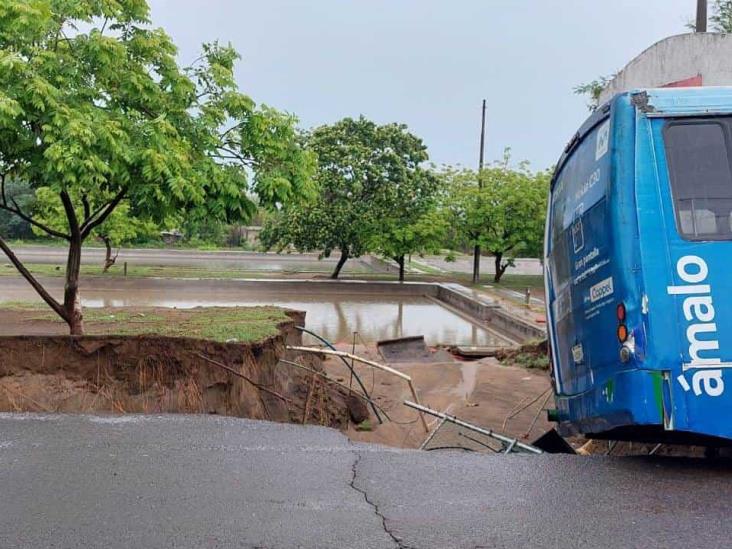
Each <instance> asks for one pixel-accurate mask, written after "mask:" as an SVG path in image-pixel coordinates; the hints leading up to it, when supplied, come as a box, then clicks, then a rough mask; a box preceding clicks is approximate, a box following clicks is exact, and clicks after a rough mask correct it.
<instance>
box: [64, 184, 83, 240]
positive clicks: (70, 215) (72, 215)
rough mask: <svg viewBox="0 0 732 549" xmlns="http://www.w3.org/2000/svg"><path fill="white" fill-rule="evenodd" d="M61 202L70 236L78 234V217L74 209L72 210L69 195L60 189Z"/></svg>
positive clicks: (72, 206)
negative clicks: (67, 221)
mask: <svg viewBox="0 0 732 549" xmlns="http://www.w3.org/2000/svg"><path fill="white" fill-rule="evenodd" d="M61 203H62V204H63V206H64V212H66V218H67V219H68V220H69V229H70V230H71V238H72V239H73V238H74V237H75V236H77V235H79V233H80V230H79V219H78V218H77V217H76V211H75V210H74V204H73V203H72V202H71V197H70V196H69V193H68V192H67V191H61Z"/></svg>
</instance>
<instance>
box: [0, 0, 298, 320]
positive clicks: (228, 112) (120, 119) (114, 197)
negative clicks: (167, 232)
mask: <svg viewBox="0 0 732 549" xmlns="http://www.w3.org/2000/svg"><path fill="white" fill-rule="evenodd" d="M148 15H149V8H148V5H147V2H146V1H145V0H115V1H108V2H99V1H91V0H78V1H73V2H69V1H66V0H5V1H4V2H2V3H1V4H0V210H4V211H6V212H8V213H11V214H13V215H15V216H17V217H18V218H20V219H22V220H24V221H26V222H27V223H29V224H30V225H32V226H33V227H34V229H35V230H37V231H41V232H42V233H45V234H47V235H49V236H52V237H55V238H59V239H63V240H65V241H66V242H68V245H69V253H68V258H67V264H66V272H65V284H64V296H63V300H62V301H60V302H59V301H57V300H56V299H55V298H54V297H53V296H51V295H50V294H49V293H48V291H47V290H46V289H45V288H44V287H43V285H42V284H41V283H40V282H39V281H38V280H37V279H36V278H35V277H33V275H32V274H31V273H30V272H29V271H28V269H27V268H26V267H25V266H24V265H23V263H22V262H21V261H20V260H19V259H18V258H17V256H16V255H15V254H14V253H13V251H12V250H11V248H10V247H9V246H8V244H7V242H6V241H5V240H4V239H3V238H2V236H1V235H0V249H2V250H3V252H4V253H5V254H6V255H7V256H8V258H9V259H10V261H11V262H12V263H13V264H14V265H15V267H16V268H17V269H18V271H19V272H20V273H21V274H22V275H23V276H24V277H25V278H26V279H27V280H28V282H29V283H30V284H31V285H32V286H33V288H34V289H35V290H36V291H37V293H38V294H39V295H40V296H41V297H42V299H43V300H44V301H45V302H46V303H47V304H48V305H49V306H50V307H51V308H52V309H53V310H54V311H55V312H56V313H57V314H58V315H59V316H60V317H61V318H62V319H63V320H65V321H66V322H67V323H68V325H69V329H70V332H71V334H81V333H83V314H82V308H81V300H80V297H79V269H80V259H81V247H82V243H83V242H84V241H85V240H86V239H87V238H89V236H90V235H91V234H92V233H93V232H95V231H97V234H102V233H100V232H99V230H100V228H101V227H102V225H103V224H104V223H105V222H107V220H108V219H109V218H110V216H111V215H112V214H113V213H114V212H115V210H116V209H117V208H119V207H120V205H121V204H122V203H123V202H125V201H126V203H128V204H129V205H130V207H131V208H133V209H134V211H135V215H136V216H138V217H139V218H140V219H146V220H147V219H150V220H153V221H161V220H163V219H165V218H166V217H169V216H172V215H173V214H177V215H180V214H181V212H190V215H198V216H203V215H206V216H210V217H212V218H216V219H222V220H240V219H242V218H246V217H248V216H249V215H251V213H252V212H253V211H254V209H255V206H254V203H253V201H252V199H251V198H250V193H253V194H254V195H256V196H257V197H258V199H259V200H260V201H261V202H262V203H263V204H274V203H280V202H284V201H286V200H288V199H290V198H291V197H293V196H296V195H298V194H301V193H306V192H307V189H308V184H309V183H308V182H309V175H310V171H311V168H312V160H311V157H310V155H309V154H308V153H306V152H304V151H303V150H302V149H301V147H300V145H299V143H298V141H297V139H296V132H295V128H294V124H295V120H294V118H293V117H292V116H290V115H286V114H282V113H279V112H277V111H275V110H273V109H270V108H267V107H259V108H258V107H256V105H255V104H254V102H253V101H252V100H251V99H250V98H249V97H247V96H246V95H244V94H242V93H240V92H239V90H238V89H237V86H236V83H235V81H234V76H233V68H234V63H235V62H236V60H237V58H238V56H237V54H236V52H235V51H234V50H233V49H232V48H231V47H228V46H226V47H225V46H221V45H219V44H218V43H214V44H208V45H204V48H203V53H202V55H201V57H200V58H199V59H197V60H196V61H195V62H194V63H193V64H192V65H191V66H190V67H188V68H185V69H184V68H181V67H179V65H178V63H177V61H176V57H175V56H176V48H175V46H174V45H173V43H172V42H171V40H170V38H169V37H168V36H167V35H166V34H165V32H164V31H162V30H160V29H154V28H151V27H150V25H149V20H148ZM12 180H18V181H25V182H27V184H28V185H29V186H30V188H31V189H33V190H34V191H35V190H36V189H40V188H44V189H48V191H44V192H48V193H53V194H55V195H56V196H57V197H58V201H59V202H60V203H61V206H62V208H63V212H64V216H65V218H66V219H65V223H64V227H63V229H59V228H54V227H52V226H49V225H48V224H46V223H44V222H43V221H41V220H40V219H39V218H38V217H37V216H36V215H35V214H34V213H33V211H31V210H28V209H27V208H25V207H24V206H23V205H22V204H21V203H20V202H18V201H17V200H15V199H14V197H13V196H11V195H10V194H9V193H8V192H7V191H8V188H7V184H8V183H9V182H10V181H12Z"/></svg>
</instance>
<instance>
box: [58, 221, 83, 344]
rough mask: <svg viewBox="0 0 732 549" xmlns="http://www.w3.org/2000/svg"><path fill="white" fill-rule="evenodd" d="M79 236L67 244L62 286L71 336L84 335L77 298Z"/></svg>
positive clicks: (79, 299) (79, 254) (74, 235)
mask: <svg viewBox="0 0 732 549" xmlns="http://www.w3.org/2000/svg"><path fill="white" fill-rule="evenodd" d="M81 242H82V241H81V235H80V234H78V233H77V234H72V236H71V241H70V243H69V257H68V260H67V262H66V283H65V284H64V305H63V307H64V311H65V313H66V318H65V320H66V323H67V324H68V325H69V330H70V333H71V335H84V315H83V314H82V310H81V297H80V296H79V271H80V270H81Z"/></svg>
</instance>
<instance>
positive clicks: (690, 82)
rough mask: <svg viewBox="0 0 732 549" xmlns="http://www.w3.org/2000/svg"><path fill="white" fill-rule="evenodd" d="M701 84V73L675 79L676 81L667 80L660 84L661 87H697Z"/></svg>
mask: <svg viewBox="0 0 732 549" xmlns="http://www.w3.org/2000/svg"><path fill="white" fill-rule="evenodd" d="M701 86H702V75H701V74H697V75H696V76H692V77H691V78H685V79H683V80H677V81H676V82H669V83H668V84H664V85H663V86H661V87H662V88H699V87H701Z"/></svg>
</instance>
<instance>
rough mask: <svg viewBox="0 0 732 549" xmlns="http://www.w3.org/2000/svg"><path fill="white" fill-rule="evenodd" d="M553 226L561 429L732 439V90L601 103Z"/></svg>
mask: <svg viewBox="0 0 732 549" xmlns="http://www.w3.org/2000/svg"><path fill="white" fill-rule="evenodd" d="M545 236H546V238H545V259H546V261H545V265H546V268H545V284H546V299H547V326H548V336H549V347H550V353H551V364H552V373H551V374H552V381H553V385H554V390H555V401H556V409H555V410H553V411H552V412H553V413H552V414H550V416H551V417H552V418H553V419H554V420H555V421H557V422H558V428H559V431H560V433H561V434H563V435H565V436H567V435H575V434H584V435H586V436H588V437H590V438H605V439H614V440H641V441H648V442H668V443H682V444H702V445H707V446H720V445H730V444H732V369H731V368H732V88H723V87H716V88H715V87H707V88H668V89H645V90H635V91H631V92H627V93H622V94H619V95H617V96H615V97H614V98H613V99H612V100H611V101H610V102H609V103H607V104H605V105H604V106H603V107H601V108H600V109H598V110H597V111H596V112H595V113H594V114H593V115H592V116H590V118H589V119H588V120H587V121H586V122H585V123H584V124H583V125H582V127H581V128H580V130H579V131H578V132H577V133H576V134H575V135H574V137H573V138H572V140H571V141H570V142H569V144H568V145H567V147H566V149H565V151H564V153H563V154H562V156H561V158H560V160H559V163H558V165H557V168H556V171H555V174H554V177H553V179H552V187H551V194H550V200H549V209H548V215H547V224H546V235H545Z"/></svg>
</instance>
